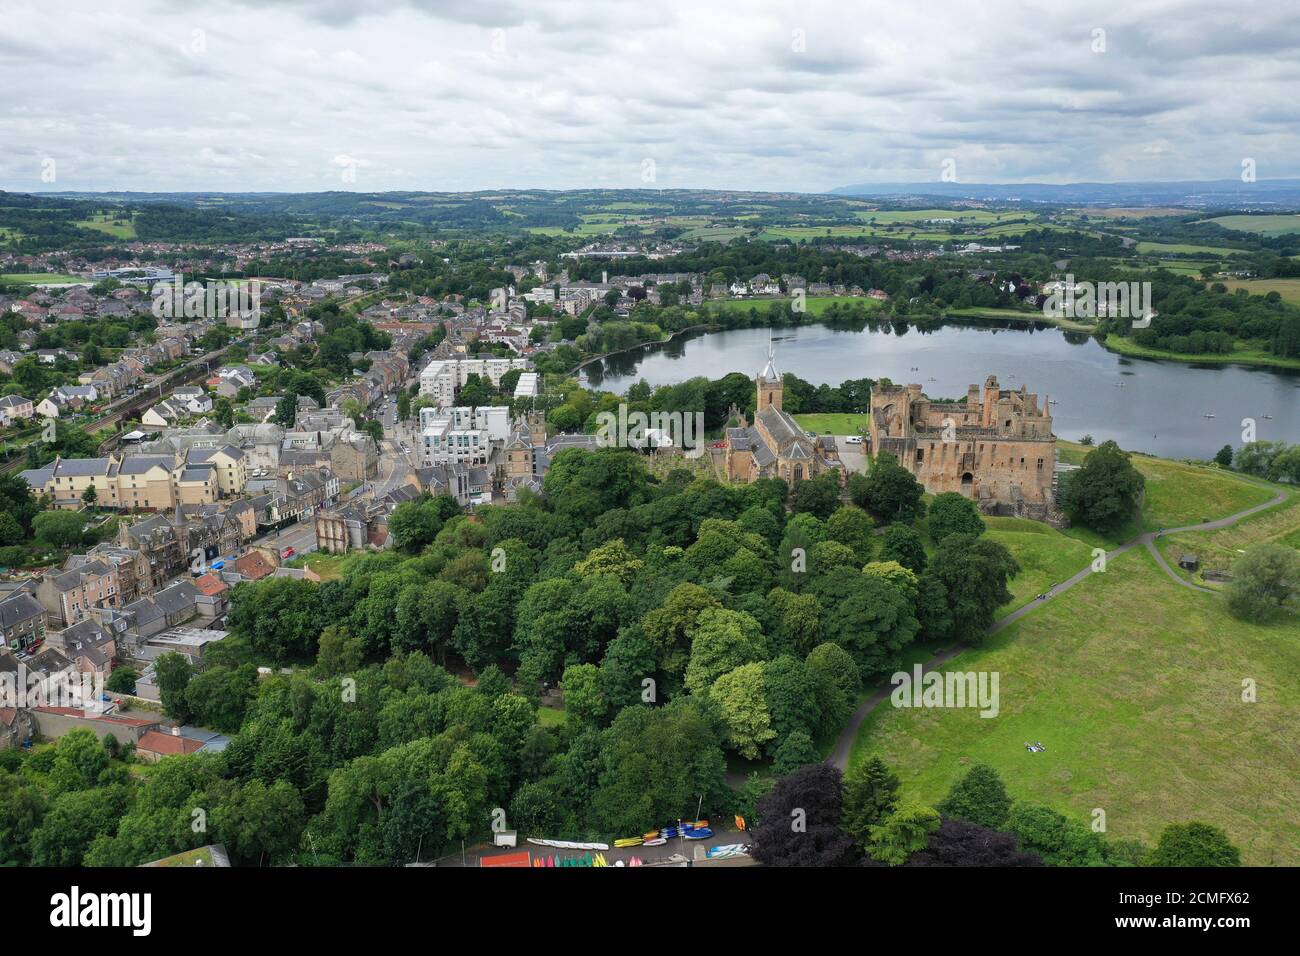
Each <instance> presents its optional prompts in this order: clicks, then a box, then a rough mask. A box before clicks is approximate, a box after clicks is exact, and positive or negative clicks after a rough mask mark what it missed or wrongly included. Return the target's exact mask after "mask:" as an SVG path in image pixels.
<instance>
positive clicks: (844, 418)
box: [793, 412, 871, 435]
mask: <svg viewBox="0 0 1300 956" xmlns="http://www.w3.org/2000/svg"><path fill="white" fill-rule="evenodd" d="M793 417H794V420H795V421H797V422H798V423H799V424H800V425H802V426H803V427H804V428H805V429H807V430H808V431H810V432H816V433H817V434H818V435H825V434H827V433H830V434H832V435H856V434H857V433H858V432H859V431H863V432H865V431H866V430H867V429H868V428H869V427H870V425H871V416H870V415H855V414H853V413H852V412H811V413H809V414H807V415H795V416H793Z"/></svg>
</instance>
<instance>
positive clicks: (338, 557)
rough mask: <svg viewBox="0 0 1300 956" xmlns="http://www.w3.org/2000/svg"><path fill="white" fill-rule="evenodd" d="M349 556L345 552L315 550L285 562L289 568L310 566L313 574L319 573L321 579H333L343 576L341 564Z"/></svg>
mask: <svg viewBox="0 0 1300 956" xmlns="http://www.w3.org/2000/svg"><path fill="white" fill-rule="evenodd" d="M349 557H350V556H349V555H346V554H329V553H327V552H323V551H316V552H313V553H312V554H304V555H301V556H300V557H297V558H294V559H293V560H292V561H286V562H285V564H286V565H287V566H288V567H291V568H304V567H306V568H311V570H312V572H313V573H314V574H319V575H320V579H321V580H322V581H333V580H335V579H336V578H341V577H343V564H344V562H345V561H347V560H348V558H349Z"/></svg>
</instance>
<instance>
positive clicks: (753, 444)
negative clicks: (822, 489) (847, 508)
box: [724, 346, 842, 485]
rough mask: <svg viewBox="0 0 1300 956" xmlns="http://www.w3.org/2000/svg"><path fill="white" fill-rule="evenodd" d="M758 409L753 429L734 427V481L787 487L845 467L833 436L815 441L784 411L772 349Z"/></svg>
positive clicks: (730, 437)
mask: <svg viewBox="0 0 1300 956" xmlns="http://www.w3.org/2000/svg"><path fill="white" fill-rule="evenodd" d="M754 381H755V384H756V385H757V387H758V405H757V407H756V409H755V411H754V422H753V424H752V425H742V426H741V427H739V428H728V429H727V439H726V455H725V458H724V466H725V469H726V474H727V478H728V479H730V480H731V481H743V482H746V483H748V482H752V481H757V480H758V479H760V478H780V479H782V480H784V481H785V482H786V483H787V484H790V485H793V484H794V482H796V481H802V480H803V479H805V478H815V477H816V476H818V475H820V474H823V473H824V472H826V471H831V470H838V469H840V468H841V467H842V466H841V464H840V461H839V453H838V452H837V451H836V448H835V440H834V439H833V438H832V437H831V436H830V435H824V436H822V437H820V438H809V437H808V435H807V433H806V432H804V430H803V429H802V428H800V427H799V423H798V422H796V421H795V420H794V419H793V418H791V417H790V415H789V414H788V413H787V412H786V411H785V410H784V409H783V408H782V407H781V400H782V394H783V386H782V382H781V375H780V373H779V372H777V370H776V365H775V362H774V358H773V355H772V350H771V347H770V346H769V348H768V354H767V365H766V366H765V367H764V368H763V371H761V372H759V373H758V377H757V378H756V379H755V380H754Z"/></svg>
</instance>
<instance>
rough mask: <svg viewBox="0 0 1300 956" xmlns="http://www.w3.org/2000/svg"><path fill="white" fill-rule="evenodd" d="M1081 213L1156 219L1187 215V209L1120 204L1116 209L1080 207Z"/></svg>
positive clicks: (1114, 217)
mask: <svg viewBox="0 0 1300 956" xmlns="http://www.w3.org/2000/svg"><path fill="white" fill-rule="evenodd" d="M1079 215H1080V216H1096V217H1098V218H1100V219H1156V218H1159V217H1161V216H1185V215H1187V210H1186V209H1179V208H1177V207H1175V206H1152V207H1150V208H1143V207H1138V206H1119V207H1116V208H1114V209H1101V208H1097V207H1091V206H1090V207H1084V208H1083V209H1080V210H1079Z"/></svg>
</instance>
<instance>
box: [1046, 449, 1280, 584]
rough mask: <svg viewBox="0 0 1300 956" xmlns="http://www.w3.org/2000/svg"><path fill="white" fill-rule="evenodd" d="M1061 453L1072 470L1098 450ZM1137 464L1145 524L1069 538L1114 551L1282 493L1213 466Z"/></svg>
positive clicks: (1137, 460)
mask: <svg viewBox="0 0 1300 956" xmlns="http://www.w3.org/2000/svg"><path fill="white" fill-rule="evenodd" d="M1056 448H1057V455H1058V457H1059V458H1060V460H1061V461H1063V462H1065V463H1066V464H1071V465H1081V464H1083V461H1084V458H1086V457H1087V454H1088V452H1090V451H1091V450H1092V449H1091V448H1089V447H1088V446H1086V445H1080V444H1079V443H1077V442H1067V441H1058V442H1057V443H1056ZM1132 462H1133V467H1135V468H1136V469H1137V470H1138V471H1140V472H1141V473H1142V476H1143V477H1144V478H1145V479H1146V490H1145V495H1144V500H1143V502H1142V511H1141V520H1140V521H1130V522H1127V523H1126V524H1125V525H1124V526H1123V527H1121V528H1119V529H1117V530H1115V531H1113V532H1110V533H1108V534H1099V533H1097V532H1095V531H1092V530H1090V529H1088V528H1082V527H1072V528H1068V529H1066V531H1065V534H1066V535H1068V536H1069V537H1071V538H1076V539H1078V540H1079V541H1082V542H1084V543H1085V544H1087V545H1088V546H1089V547H1104V548H1106V549H1108V550H1109V549H1111V548H1115V547H1117V546H1118V545H1121V544H1123V543H1124V542H1126V541H1129V540H1131V539H1132V538H1134V537H1135V536H1137V535H1138V534H1141V533H1142V532H1143V531H1157V530H1159V529H1161V528H1177V527H1180V526H1182V525H1191V524H1201V523H1202V522H1205V521H1213V520H1215V519H1217V518H1223V517H1226V516H1227V515H1230V514H1235V513H1236V512H1238V511H1244V510H1245V509H1247V508H1252V507H1254V506H1255V505H1259V504H1263V503H1264V502H1266V501H1268V500H1269V499H1270V498H1272V497H1273V496H1274V495H1275V494H1276V493H1277V492H1276V490H1274V489H1272V488H1269V487H1266V486H1264V483H1262V482H1261V483H1254V482H1250V481H1243V480H1242V479H1241V478H1240V477H1239V476H1236V475H1234V474H1233V473H1232V472H1226V471H1223V470H1221V469H1218V468H1214V467H1211V466H1208V465H1189V464H1186V463H1184V462H1179V461H1170V460H1169V459H1166V458H1152V457H1150V456H1148V455H1133V456H1132ZM1082 566H1083V565H1079V567H1082ZM1075 570H1078V568H1076V569H1075Z"/></svg>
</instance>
